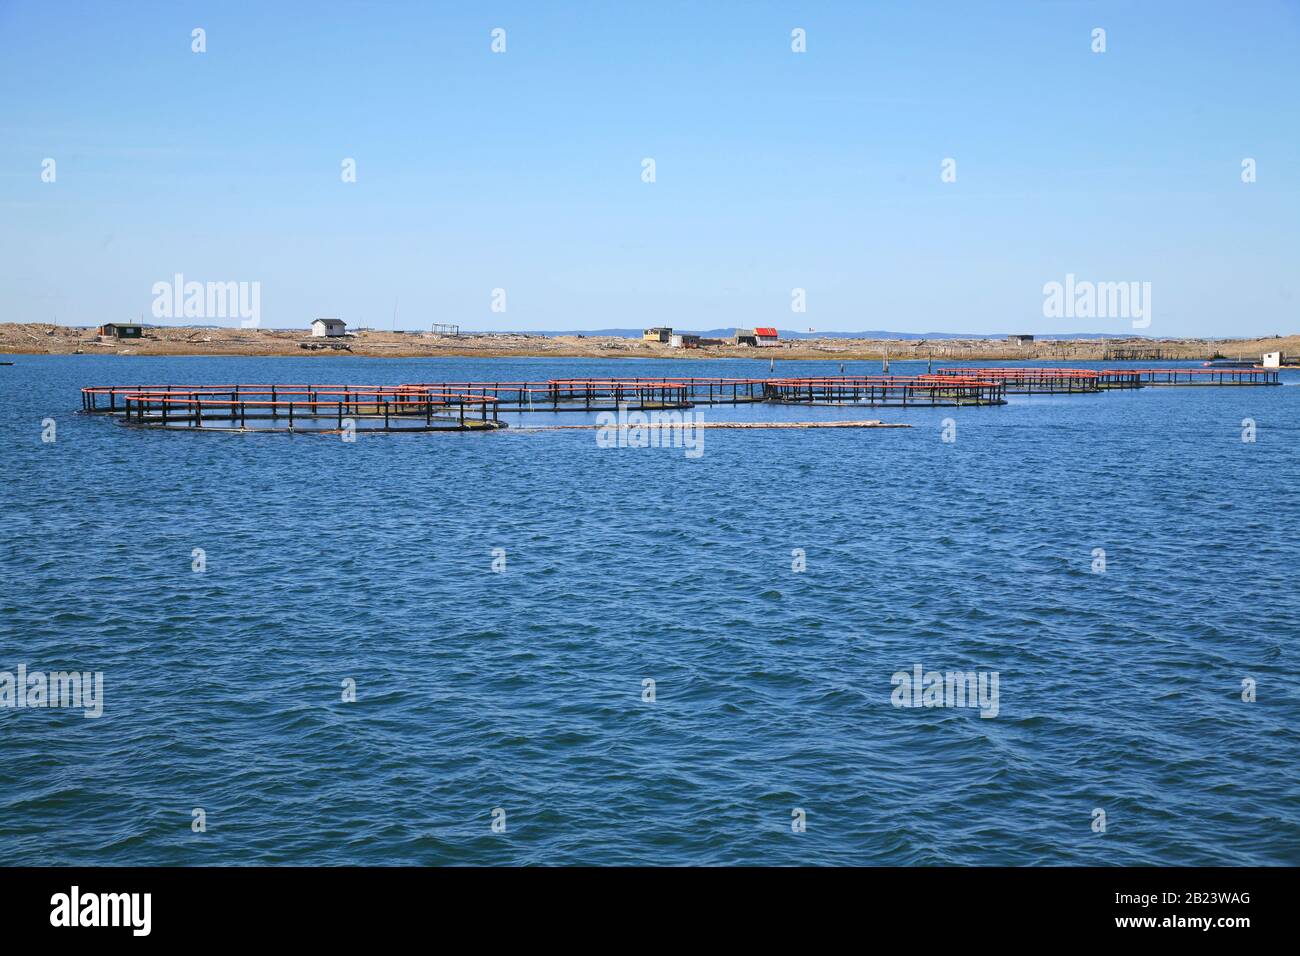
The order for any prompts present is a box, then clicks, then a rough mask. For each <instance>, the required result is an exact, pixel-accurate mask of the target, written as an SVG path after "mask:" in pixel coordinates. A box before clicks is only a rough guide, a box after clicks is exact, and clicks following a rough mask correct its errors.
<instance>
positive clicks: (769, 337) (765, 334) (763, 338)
mask: <svg viewBox="0 0 1300 956" xmlns="http://www.w3.org/2000/svg"><path fill="white" fill-rule="evenodd" d="M754 340H755V341H756V342H757V344H759V345H776V344H777V334H776V329H771V328H766V329H765V328H757V329H755V330H754Z"/></svg>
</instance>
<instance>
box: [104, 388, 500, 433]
mask: <svg viewBox="0 0 1300 956" xmlns="http://www.w3.org/2000/svg"><path fill="white" fill-rule="evenodd" d="M81 403H82V409H83V410H84V411H87V412H99V413H108V414H113V415H118V416H120V417H121V419H122V421H124V422H125V423H126V424H129V425H138V426H152V427H157V428H180V429H185V428H189V429H205V430H213V431H334V430H338V431H342V430H343V429H344V428H345V427H349V426H351V427H353V428H355V429H356V430H358V431H487V430H491V429H495V428H504V427H505V423H504V422H502V421H501V420H500V418H499V415H498V410H497V407H496V403H495V402H494V401H493V400H492V399H491V398H487V397H485V396H482V395H469V394H457V393H454V392H442V391H435V390H433V389H424V388H418V387H411V386H406V385H396V386H368V385H149V386H128V387H121V386H95V387H90V388H83V389H82V390H81Z"/></svg>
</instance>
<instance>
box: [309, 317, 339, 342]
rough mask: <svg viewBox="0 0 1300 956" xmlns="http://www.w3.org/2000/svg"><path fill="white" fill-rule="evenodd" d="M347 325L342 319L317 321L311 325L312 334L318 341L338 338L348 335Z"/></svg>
mask: <svg viewBox="0 0 1300 956" xmlns="http://www.w3.org/2000/svg"><path fill="white" fill-rule="evenodd" d="M346 329H347V323H346V322H344V321H343V320H342V319H316V320H315V321H314V322H312V324H311V334H312V336H313V337H315V338H318V339H323V338H336V337H338V336H340V335H346V334H347V331H346Z"/></svg>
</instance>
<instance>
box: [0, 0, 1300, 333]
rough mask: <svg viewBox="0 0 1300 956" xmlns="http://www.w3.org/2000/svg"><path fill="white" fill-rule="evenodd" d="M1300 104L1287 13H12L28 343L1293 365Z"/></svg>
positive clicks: (930, 6) (1297, 54) (1213, 7)
mask: <svg viewBox="0 0 1300 956" xmlns="http://www.w3.org/2000/svg"><path fill="white" fill-rule="evenodd" d="M194 27H202V28H204V29H205V30H206V34H207V52H205V53H202V54H196V53H193V52H191V30H192V29H193V28H194ZM495 27H501V28H504V29H505V30H506V52H505V53H504V54H493V53H492V52H491V49H490V43H491V36H490V32H491V30H492V29H493V28H495ZM795 27H801V28H803V29H805V30H806V31H807V52H806V53H803V54H796V53H793V52H791V49H790V43H791V41H790V32H791V30H792V29H793V28H795ZM1095 27H1102V28H1104V29H1105V30H1106V45H1107V49H1106V52H1105V53H1102V54H1096V53H1093V52H1092V51H1091V42H1092V41H1091V31H1092V30H1093V28H1095ZM1298 80H1300V6H1298V5H1297V4H1296V3H1294V2H1289V3H1271V2H1257V3H1256V2H1247V3H1242V4H1223V3H1204V4H1199V3H1162V2H1143V3H1131V2H1126V3H1072V2H1050V0H1046V2H1024V3H924V2H872V3H865V2H862V3H834V2H818V3H793V2H787V3H744V4H742V3H738V2H737V3H716V4H702V3H672V2H657V3H654V4H630V3H613V2H609V3H596V2H592V3H563V4H561V3H546V2H537V0H534V2H530V3H516V4H493V3H470V2H464V3H430V2H423V3H380V2H376V3H346V4H343V3H339V4H331V3H313V4H306V3H304V4H298V3H288V2H284V3H272V2H265V3H234V2H220V3H218V2H211V3H167V4H162V3H159V4H154V3H147V2H132V3H121V4H118V3H113V4H109V3H84V4H77V3H63V2H59V0H41V2H25V0H18V2H15V0H0V263H2V264H0V321H55V320H57V321H59V322H63V323H65V324H89V323H93V322H98V321H106V320H114V319H119V320H120V319H123V318H129V317H133V316H139V315H140V314H141V313H144V315H145V317H146V320H151V318H150V309H151V305H152V303H153V298H154V296H153V292H152V288H153V285H154V283H156V282H159V281H170V280H171V278H172V276H173V275H174V274H176V273H182V274H184V276H185V278H186V279H187V280H195V281H201V282H207V281H213V282H228V281H246V282H254V281H256V282H260V283H261V311H262V324H263V325H265V326H271V327H286V326H303V325H305V324H306V323H307V322H309V321H310V319H311V318H312V317H313V316H316V315H337V316H340V317H342V318H344V319H346V320H348V321H349V323H350V324H353V325H356V324H366V325H373V326H378V327H385V328H386V327H388V326H389V325H391V324H392V322H393V312H394V305H395V303H396V305H397V325H398V327H402V328H427V327H428V325H429V323H431V322H456V323H459V324H461V325H462V326H463V327H466V328H478V329H503V328H514V329H558V328H564V329H582V328H602V327H637V326H643V325H651V324H666V325H673V326H676V327H680V328H688V329H689V328H715V327H729V326H737V325H740V326H747V325H755V324H758V325H777V326H780V327H781V328H787V329H806V328H815V329H818V330H822V331H847V330H859V329H891V330H899V331H913V332H920V331H954V332H1004V331H1031V332H1037V333H1040V334H1048V333H1052V332H1064V331H1076V330H1083V331H1113V332H1115V333H1116V334H1124V333H1126V332H1128V331H1130V330H1131V323H1130V322H1129V321H1128V320H1126V319H1123V318H1102V319H1093V320H1084V319H1066V318H1061V319H1048V318H1045V317H1044V315H1043V291H1042V290H1043V285H1044V284H1045V283H1047V282H1051V281H1063V280H1064V278H1065V276H1066V274H1067V273H1073V274H1074V275H1076V277H1078V278H1079V279H1085V280H1092V281H1139V282H1150V283H1151V288H1152V310H1151V311H1152V324H1151V326H1150V327H1149V328H1148V329H1145V330H1144V331H1145V332H1146V333H1147V334H1151V335H1207V336H1225V335H1237V334H1273V333H1287V332H1296V331H1298V330H1300V317H1298V311H1300V268H1298V266H1300V107H1298V106H1297V103H1298V102H1300V101H1298V100H1297V95H1298V93H1300V82H1297V81H1298ZM347 157H351V158H353V159H355V161H356V164H357V165H356V168H357V181H356V182H355V183H344V182H342V181H341V176H340V171H341V163H342V161H343V160H344V158H347ZM646 157H651V158H653V159H654V160H655V163H656V181H655V182H654V183H645V182H643V181H642V178H641V171H642V166H641V162H642V159H643V158H646ZM948 157H951V158H953V159H955V160H956V163H957V167H956V168H957V181H956V182H952V183H944V182H941V181H940V164H941V162H942V161H943V160H944V159H945V158H948ZM1246 157H1250V158H1253V159H1255V160H1256V163H1257V170H1258V174H1257V175H1258V181H1257V182H1255V183H1251V184H1244V183H1242V181H1241V162H1242V159H1243V158H1246ZM45 158H53V159H54V160H55V161H56V163H57V167H56V170H57V179H56V181H55V182H53V183H47V182H42V180H41V171H42V161H43V160H44V159H45ZM796 287H797V288H803V289H806V290H807V312H806V313H803V314H797V313H793V312H792V311H791V290H792V289H793V288H796ZM495 288H504V289H505V290H506V308H507V311H506V312H505V313H504V314H497V313H493V312H492V311H491V310H490V305H491V301H492V298H491V296H492V290H493V289H495ZM214 321H215V320H214ZM217 324H237V322H236V321H232V320H224V321H218V323H217Z"/></svg>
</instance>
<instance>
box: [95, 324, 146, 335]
mask: <svg viewBox="0 0 1300 956" xmlns="http://www.w3.org/2000/svg"><path fill="white" fill-rule="evenodd" d="M98 333H99V334H100V335H101V336H103V337H104V338H106V339H139V338H143V337H144V326H143V325H139V324H137V323H135V322H105V323H104V324H103V325H101V326H100V327H99V329H98Z"/></svg>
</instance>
